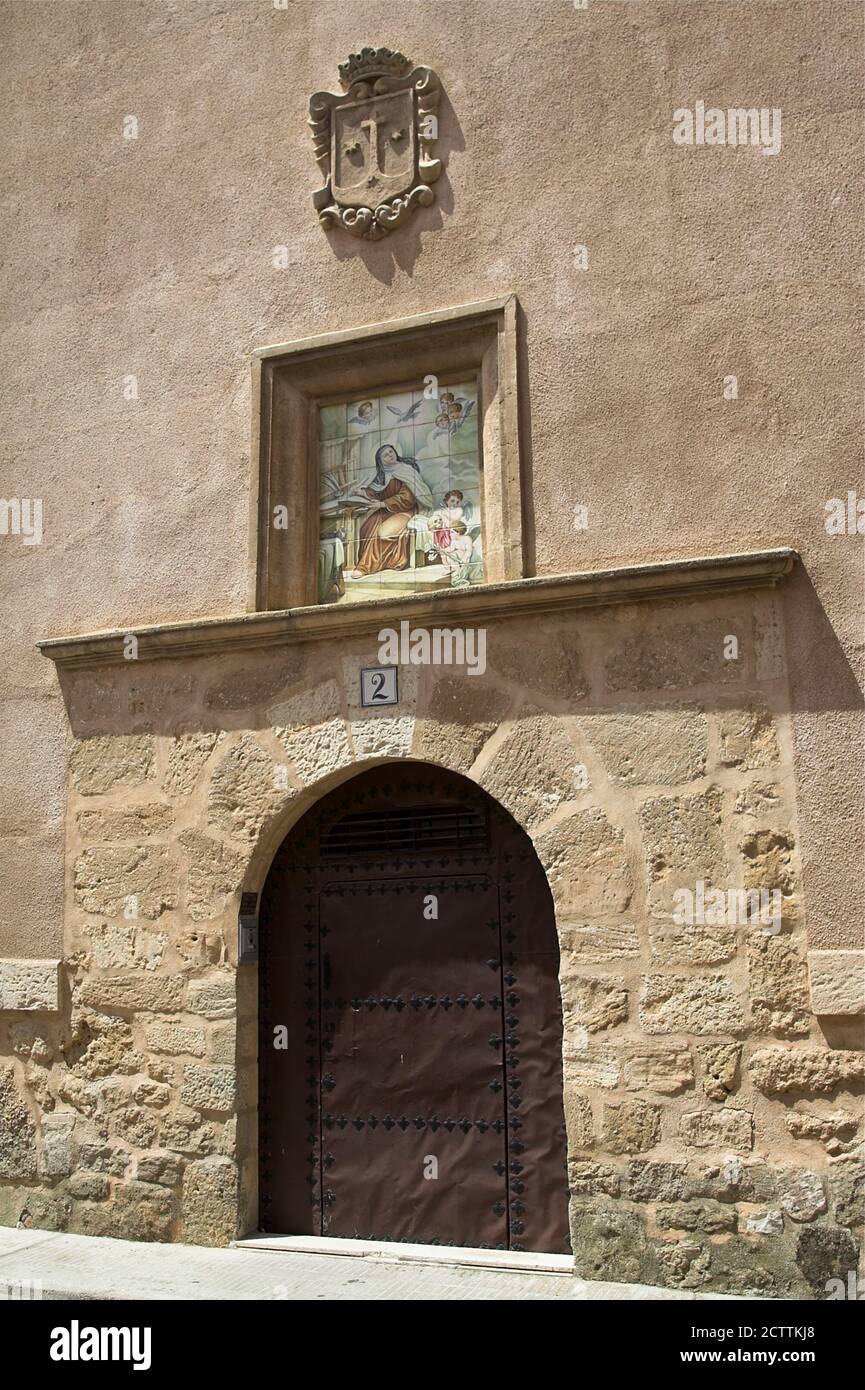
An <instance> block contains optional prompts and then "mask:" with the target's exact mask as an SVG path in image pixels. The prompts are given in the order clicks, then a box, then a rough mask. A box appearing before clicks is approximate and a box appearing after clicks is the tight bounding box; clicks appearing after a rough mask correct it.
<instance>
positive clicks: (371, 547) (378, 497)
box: [351, 444, 433, 578]
mask: <svg viewBox="0 0 865 1390" xmlns="http://www.w3.org/2000/svg"><path fill="white" fill-rule="evenodd" d="M358 492H360V493H363V494H364V495H365V496H366V497H368V498H369V501H370V508H369V513H368V515H367V516H366V518H365V519H364V522H363V525H362V526H361V528H360V536H359V539H358V559H357V569H355V570H353V571H351V577H352V578H359V577H360V576H361V575H365V574H381V572H382V571H383V570H404V569H408V564H409V554H410V545H411V539H412V538H411V535H410V532H409V525H408V524H409V522H410V521H411V519H412V517H413V516H415V515H416V514H417V513H418V512H419V511H420V510H424V511H428V510H429V509H430V508H431V507H432V505H433V498H432V493H431V492H430V490H429V488H428V487H427V485H426V483H425V482H424V480H423V478H422V477H421V474H420V469H419V468H418V466H417V464H416V463H415V461H414V459H408V458H402V457H401V456H400V455H399V453H398V452H397V450H396V449H395V448H394V446H393V445H392V444H383V445H382V446H381V448H380V449H378V450H377V451H376V455H375V474H374V476H373V478H372V479H371V481H370V482H369V483H367V484H366V486H365V487H363V488H361V489H358V490H357V491H356V492H355V496H357V495H358Z"/></svg>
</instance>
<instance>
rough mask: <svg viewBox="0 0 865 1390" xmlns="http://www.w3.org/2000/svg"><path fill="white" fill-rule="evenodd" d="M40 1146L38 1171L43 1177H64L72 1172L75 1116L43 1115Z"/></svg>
mask: <svg viewBox="0 0 865 1390" xmlns="http://www.w3.org/2000/svg"><path fill="white" fill-rule="evenodd" d="M40 1128H41V1130H42V1146H41V1149H40V1152H39V1173H40V1176H41V1177H43V1178H65V1177H66V1176H67V1175H68V1174H69V1173H71V1172H72V1169H73V1167H74V1166H75V1164H74V1148H73V1142H72V1135H73V1130H74V1128H75V1116H74V1115H69V1114H57V1115H43V1116H42V1120H41V1124H40Z"/></svg>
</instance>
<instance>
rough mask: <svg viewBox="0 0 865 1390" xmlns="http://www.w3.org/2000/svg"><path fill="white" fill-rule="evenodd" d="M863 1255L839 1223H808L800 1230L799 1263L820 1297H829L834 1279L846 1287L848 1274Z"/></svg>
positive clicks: (797, 1249)
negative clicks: (828, 1287) (823, 1224)
mask: <svg viewBox="0 0 865 1390" xmlns="http://www.w3.org/2000/svg"><path fill="white" fill-rule="evenodd" d="M858 1258H859V1251H858V1249H857V1245H856V1241H855V1240H854V1239H853V1237H852V1236H851V1234H850V1232H849V1231H847V1230H845V1229H843V1228H842V1227H839V1226H806V1227H805V1228H804V1230H802V1231H800V1232H799V1240H798V1243H797V1246H796V1263H797V1264H798V1266H799V1268H800V1269H801V1271H802V1273H803V1274H804V1276H805V1278H806V1279H807V1281H808V1283H809V1284H810V1286H811V1288H812V1289H813V1290H814V1292H815V1294H816V1295H817V1296H818V1298H825V1297H826V1292H827V1285H828V1283H829V1280H830V1279H838V1280H840V1281H841V1284H842V1286H843V1288H844V1290H845V1291H846V1288H847V1275H848V1273H849V1271H850V1270H851V1269H852V1270H855V1269H856V1267H857V1261H858Z"/></svg>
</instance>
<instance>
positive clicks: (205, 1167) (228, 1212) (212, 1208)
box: [182, 1157, 237, 1246]
mask: <svg viewBox="0 0 865 1390" xmlns="http://www.w3.org/2000/svg"><path fill="white" fill-rule="evenodd" d="M182 1215H183V1239H184V1240H185V1241H189V1242H191V1243H192V1244H194V1245H214V1246H216V1245H227V1244H228V1242H229V1241H231V1240H233V1239H234V1237H235V1236H236V1234H237V1170H236V1168H235V1166H234V1164H233V1163H232V1162H231V1161H230V1160H229V1159H227V1158H219V1157H211V1158H205V1159H203V1160H202V1161H201V1162H198V1163H190V1164H189V1165H188V1166H187V1168H186V1171H185V1173H184V1174H183V1203H182Z"/></svg>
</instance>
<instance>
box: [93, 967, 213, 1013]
mask: <svg viewBox="0 0 865 1390" xmlns="http://www.w3.org/2000/svg"><path fill="white" fill-rule="evenodd" d="M185 983H186V982H185V980H184V977H183V976H182V975H144V974H140V975H136V974H127V975H105V976H101V975H90V976H88V977H87V978H86V979H85V980H84V981H83V982H82V984H81V986H80V988H79V990H78V1000H77V1002H78V1003H80V1004H83V1005H89V1006H90V1007H92V1008H94V1009H128V1010H130V1011H132V1010H141V1011H143V1012H146V1013H154V1014H160V1013H162V1014H172V1013H177V1012H179V1010H180V1009H181V1008H182V1005H183V986H184V984H185Z"/></svg>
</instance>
